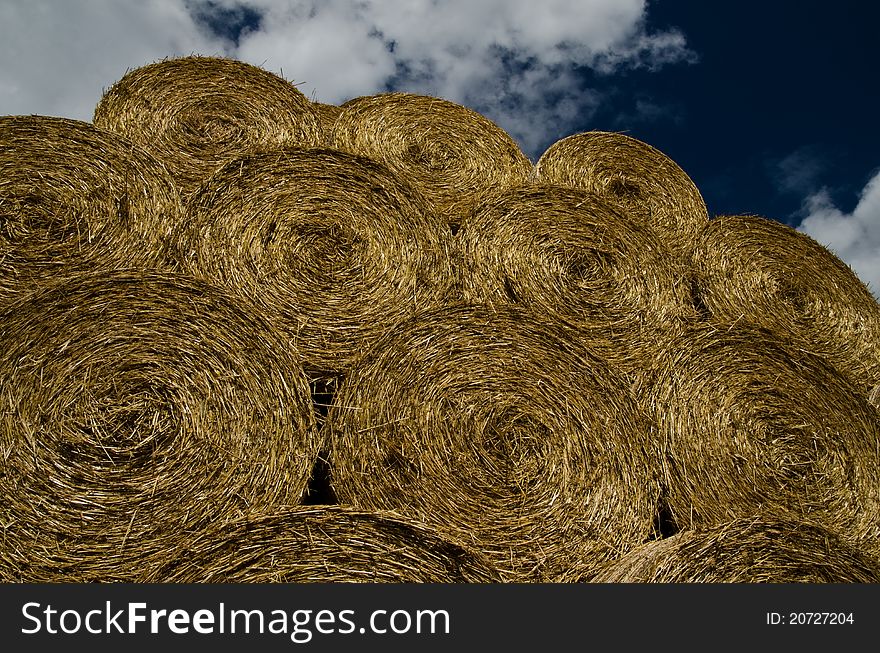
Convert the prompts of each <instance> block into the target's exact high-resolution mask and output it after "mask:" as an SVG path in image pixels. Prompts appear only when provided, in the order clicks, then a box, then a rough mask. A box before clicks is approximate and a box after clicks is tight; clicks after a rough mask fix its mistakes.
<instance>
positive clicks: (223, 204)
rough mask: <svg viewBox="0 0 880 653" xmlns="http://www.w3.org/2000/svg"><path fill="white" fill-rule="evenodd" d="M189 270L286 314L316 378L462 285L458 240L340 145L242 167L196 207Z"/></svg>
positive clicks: (222, 174)
mask: <svg viewBox="0 0 880 653" xmlns="http://www.w3.org/2000/svg"><path fill="white" fill-rule="evenodd" d="M187 223H188V228H187V230H186V231H185V232H184V233H181V234H180V236H179V238H178V241H179V243H180V245H179V249H180V252H181V258H182V259H183V260H184V266H185V267H186V268H187V269H190V270H192V271H193V272H194V273H196V274H198V275H201V276H203V277H205V278H207V279H209V280H211V281H212V282H214V283H216V284H218V285H221V286H224V287H226V288H229V289H231V290H234V291H236V292H239V293H241V294H243V295H245V296H246V297H249V298H251V299H252V300H253V301H255V302H256V303H258V304H259V305H260V306H261V307H263V308H265V309H266V310H267V311H269V312H271V313H272V314H273V315H275V316H277V317H278V319H279V320H280V323H281V324H282V325H284V326H285V327H286V329H287V335H288V337H289V338H291V339H293V340H295V341H296V343H297V347H298V349H299V351H300V353H301V355H302V356H303V360H304V362H305V364H306V366H307V368H309V370H310V371H313V372H319V373H325V372H327V373H341V372H344V371H345V370H346V369H347V368H348V367H349V366H350V364H351V361H352V359H353V357H354V356H356V355H357V354H358V353H359V352H360V351H361V350H362V349H363V348H364V347H366V346H368V344H369V343H370V342H371V341H372V340H374V339H376V338H377V337H379V336H380V335H381V333H382V332H383V331H384V330H385V329H386V328H388V327H389V326H391V325H393V324H395V323H396V322H398V321H400V320H403V319H406V318H407V317H409V316H410V315H412V314H414V313H415V312H417V311H419V310H422V309H426V308H430V307H432V306H434V305H436V304H437V303H438V302H439V301H440V300H441V299H442V298H444V297H445V296H446V293H447V292H448V287H449V286H450V284H451V280H452V271H451V263H450V258H449V255H448V249H449V245H448V243H449V241H450V240H451V235H450V234H449V232H448V229H446V228H445V225H444V224H443V222H442V220H441V219H440V217H439V216H436V215H435V214H433V213H432V212H431V211H430V210H429V209H428V208H427V206H426V205H425V203H424V201H423V200H422V199H421V197H420V195H419V193H418V192H417V191H416V190H414V189H413V188H412V187H410V186H409V185H408V184H407V183H405V182H404V181H402V180H401V179H399V178H398V177H397V176H396V175H395V174H393V173H392V172H391V171H390V170H388V169H387V168H386V167H385V166H383V165H381V164H379V163H376V162H374V161H371V160H369V159H367V158H365V157H360V156H355V155H352V154H347V153H344V152H340V151H336V150H329V149H327V150H324V149H294V150H286V151H277V152H271V153H270V152H266V153H263V154H258V155H253V156H250V157H246V158H243V159H239V160H237V161H233V162H231V163H229V164H228V165H226V166H225V167H223V168H222V169H221V170H219V171H218V172H217V173H216V174H215V175H214V176H213V177H211V178H210V179H209V180H208V181H207V182H206V183H205V184H204V186H203V187H202V188H201V189H200V190H199V192H198V193H197V194H196V195H195V196H194V197H193V201H192V202H191V203H190V205H189V215H188V219H187Z"/></svg>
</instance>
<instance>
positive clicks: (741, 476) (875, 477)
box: [646, 325, 880, 540]
mask: <svg viewBox="0 0 880 653" xmlns="http://www.w3.org/2000/svg"><path fill="white" fill-rule="evenodd" d="M646 403H648V404H650V405H652V406H654V410H655V414H656V419H657V422H658V425H659V429H660V433H659V443H660V444H661V446H662V448H663V451H662V454H663V457H664V467H665V475H666V491H667V501H668V506H669V510H670V512H671V514H672V517H673V519H674V521H675V522H676V523H677V524H678V526H679V527H682V528H687V527H691V526H693V525H712V524H719V523H723V522H726V521H729V520H730V519H732V518H734V517H740V516H745V515H750V514H753V513H755V512H757V511H758V510H760V509H762V507H763V508H765V509H769V508H774V509H776V510H785V511H787V512H788V513H789V514H791V515H794V518H796V519H797V518H804V519H809V520H812V521H815V522H818V523H822V524H825V525H827V526H829V527H831V528H833V529H834V530H836V531H838V532H840V533H841V534H843V535H846V536H847V537H849V538H851V539H854V540H855V539H860V538H862V537H867V536H871V537H876V536H877V534H878V533H880V448H878V442H880V413H878V411H877V410H876V409H875V408H874V407H873V406H871V405H870V404H869V403H868V401H867V399H866V398H865V397H863V396H861V395H860V394H859V393H858V392H857V391H856V388H855V386H854V385H852V384H851V383H850V382H849V381H848V380H847V379H846V378H845V377H843V376H842V375H840V374H839V373H838V372H837V371H836V370H834V368H833V367H831V366H830V365H829V364H828V363H827V362H826V361H825V360H824V359H822V358H820V357H817V356H813V355H811V354H809V353H807V352H804V351H802V350H800V349H799V348H798V347H797V345H796V344H794V343H792V342H790V341H785V340H782V339H780V338H778V337H776V336H774V334H772V333H771V332H768V331H764V330H759V329H754V328H751V327H749V326H747V325H739V326H725V325H708V326H703V327H700V328H694V329H693V330H691V331H690V332H688V333H687V334H685V335H683V336H681V337H680V338H679V339H678V340H677V341H676V342H675V343H674V344H673V345H672V346H671V348H670V350H669V352H668V355H667V356H666V357H665V360H663V361H662V362H661V363H660V364H659V365H658V370H657V373H656V379H655V383H654V386H653V388H652V389H651V390H650V392H649V393H648V396H647V397H646Z"/></svg>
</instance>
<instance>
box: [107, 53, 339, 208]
mask: <svg viewBox="0 0 880 653" xmlns="http://www.w3.org/2000/svg"><path fill="white" fill-rule="evenodd" d="M94 123H95V124H96V125H97V126H98V127H101V128H103V129H106V130H108V131H112V132H116V133H119V134H122V135H123V136H125V137H126V138H129V139H130V140H132V141H133V142H135V143H137V144H138V145H140V146H141V147H143V148H144V149H146V150H147V151H148V152H150V153H151V154H153V155H154V156H155V157H156V158H157V159H159V160H160V161H162V162H163V163H164V164H165V165H166V166H167V167H168V169H169V170H170V171H171V174H172V175H173V177H174V180H175V182H176V183H177V185H178V188H180V191H181V194H182V195H184V197H187V196H189V194H190V193H192V192H193V191H194V190H196V188H198V186H199V185H200V184H201V183H202V181H204V180H205V178H207V177H208V176H209V175H211V174H212V173H213V172H214V171H215V170H217V168H219V167H220V166H221V165H223V164H224V163H225V162H226V161H228V160H229V159H233V158H236V157H238V156H240V155H242V154H244V153H246V152H248V151H251V150H253V149H262V148H273V147H276V146H280V145H319V144H320V143H321V142H322V141H323V138H324V137H323V133H322V131H321V125H320V121H319V119H318V115H317V113H316V111H315V109H314V107H313V106H312V103H311V102H310V101H309V99H308V98H307V97H306V96H305V95H304V94H303V93H302V92H301V91H300V90H299V89H298V88H296V86H294V85H293V84H292V83H291V82H289V81H287V80H285V79H283V78H281V77H279V76H277V75H275V74H273V73H270V72H268V71H266V70H263V69H262V68H258V67H256V66H252V65H250V64H246V63H244V62H241V61H234V60H231V59H222V58H214V57H200V56H192V57H183V58H179V59H166V60H163V61H160V62H157V63H152V64H149V65H147V66H142V67H140V68H136V69H134V70H132V71H129V72H128V73H126V74H125V75H124V76H123V77H122V79H120V80H119V81H118V82H116V83H115V84H114V85H113V86H111V87H110V89H109V90H107V91H106V92H105V93H104V96H103V97H102V98H101V100H100V102H99V103H98V105H97V106H96V108H95V116H94Z"/></svg>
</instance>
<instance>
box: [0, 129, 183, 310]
mask: <svg viewBox="0 0 880 653" xmlns="http://www.w3.org/2000/svg"><path fill="white" fill-rule="evenodd" d="M182 214H183V209H182V207H181V203H180V198H179V197H178V193H177V190H176V189H175V187H174V185H173V183H172V181H171V178H170V176H169V175H168V172H167V171H166V170H165V169H164V168H163V167H162V166H161V164H159V162H158V161H156V160H155V159H154V158H153V157H151V156H149V155H148V154H147V153H146V152H143V151H142V150H141V149H140V148H138V147H136V146H134V145H132V144H131V143H129V142H128V141H126V140H125V139H123V138H121V137H119V136H117V135H115V134H110V133H107V132H103V131H101V130H99V129H96V128H95V127H94V126H93V125H90V124H88V123H84V122H79V121H77V120H68V119H65V118H54V117H48V116H2V117H0V306H2V305H3V304H5V303H7V302H9V301H12V300H13V299H14V298H15V297H16V296H17V295H18V294H19V293H21V292H25V291H30V290H33V289H35V288H38V287H40V286H42V285H43V284H45V283H47V282H51V281H53V280H55V279H56V277H57V276H58V275H59V274H61V273H62V271H66V270H71V269H74V268H77V269H79V268H82V269H90V268H99V267H103V268H119V267H144V268H161V267H163V266H164V265H166V261H165V259H164V257H165V247H166V243H165V236H166V234H167V233H168V230H169V228H170V226H171V225H174V224H177V223H178V222H180V220H181V218H182Z"/></svg>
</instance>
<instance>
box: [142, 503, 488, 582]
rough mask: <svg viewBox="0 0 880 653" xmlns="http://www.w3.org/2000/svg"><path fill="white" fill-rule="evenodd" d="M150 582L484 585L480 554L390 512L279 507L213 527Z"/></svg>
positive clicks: (484, 564) (485, 571)
mask: <svg viewBox="0 0 880 653" xmlns="http://www.w3.org/2000/svg"><path fill="white" fill-rule="evenodd" d="M175 556H176V557H175V558H174V559H173V560H171V561H170V563H169V565H168V566H167V567H166V568H165V569H163V570H162V571H161V572H160V573H159V574H157V577H156V579H155V580H157V581H161V582H174V583H313V582H320V583H353V582H365V583H488V582H497V581H500V578H499V576H498V573H497V572H496V571H495V570H494V569H493V568H492V567H491V566H490V565H489V563H488V562H486V561H485V560H484V559H483V558H482V556H480V555H479V554H477V553H474V552H473V551H470V550H468V549H467V548H465V547H464V546H463V545H462V544H461V543H459V542H455V541H452V540H450V539H448V538H445V537H441V536H440V535H439V534H438V533H436V532H435V531H434V530H432V529H429V528H428V527H426V526H424V525H422V524H419V523H418V522H416V521H414V520H411V519H406V518H404V517H402V516H399V515H395V514H392V513H369V512H362V511H358V510H354V509H351V508H348V507H343V506H321V507H314V508H307V507H300V508H289V509H283V510H280V511H277V512H273V513H269V514H267V515H264V516H259V517H255V518H252V519H240V520H236V521H231V522H224V523H222V524H217V525H216V527H213V528H211V529H208V530H206V531H205V532H204V533H203V534H201V535H200V536H199V537H197V538H196V539H195V540H194V541H193V542H192V543H191V544H188V546H187V547H185V548H183V549H182V550H180V551H177V552H175Z"/></svg>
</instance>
